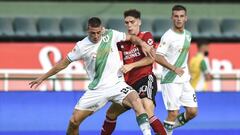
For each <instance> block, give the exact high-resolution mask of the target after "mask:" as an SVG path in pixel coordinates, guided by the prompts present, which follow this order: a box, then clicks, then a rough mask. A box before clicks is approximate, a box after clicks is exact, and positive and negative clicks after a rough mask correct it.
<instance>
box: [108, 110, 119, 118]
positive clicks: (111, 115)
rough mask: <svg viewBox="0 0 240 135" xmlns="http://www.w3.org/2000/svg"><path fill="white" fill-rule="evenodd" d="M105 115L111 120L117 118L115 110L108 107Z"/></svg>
mask: <svg viewBox="0 0 240 135" xmlns="http://www.w3.org/2000/svg"><path fill="white" fill-rule="evenodd" d="M107 117H108V118H110V119H112V120H115V119H117V117H118V114H117V113H116V112H114V111H113V110H111V109H108V110H107Z"/></svg>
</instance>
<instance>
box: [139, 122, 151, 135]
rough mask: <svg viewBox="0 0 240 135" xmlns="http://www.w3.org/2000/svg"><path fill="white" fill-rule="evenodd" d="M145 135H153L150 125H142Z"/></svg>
mask: <svg viewBox="0 0 240 135" xmlns="http://www.w3.org/2000/svg"><path fill="white" fill-rule="evenodd" d="M140 129H141V130H142V133H143V135H151V129H150V125H149V123H147V122H146V123H143V124H141V125H140Z"/></svg>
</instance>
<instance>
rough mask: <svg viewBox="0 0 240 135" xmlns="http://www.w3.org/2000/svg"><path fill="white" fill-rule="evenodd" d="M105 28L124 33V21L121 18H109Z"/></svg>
mask: <svg viewBox="0 0 240 135" xmlns="http://www.w3.org/2000/svg"><path fill="white" fill-rule="evenodd" d="M107 28H112V29H115V30H119V31H126V29H125V26H124V21H123V19H121V18H110V19H109V20H108V21H107Z"/></svg>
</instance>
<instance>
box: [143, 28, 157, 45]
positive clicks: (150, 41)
mask: <svg viewBox="0 0 240 135" xmlns="http://www.w3.org/2000/svg"><path fill="white" fill-rule="evenodd" d="M142 40H143V41H145V42H146V43H147V44H148V45H150V46H152V45H153V47H154V48H157V44H156V43H155V42H154V39H153V36H152V34H151V33H150V32H146V33H144V35H143V38H142Z"/></svg>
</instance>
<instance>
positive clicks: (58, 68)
mask: <svg viewBox="0 0 240 135" xmlns="http://www.w3.org/2000/svg"><path fill="white" fill-rule="evenodd" d="M70 63H71V62H70V61H69V60H68V59H67V58H65V59H63V60H61V61H60V62H58V63H57V64H56V65H54V67H52V69H50V70H49V71H48V72H47V73H45V74H43V75H41V76H40V77H38V78H37V79H35V80H34V81H32V82H30V83H29V85H30V88H34V89H36V88H37V87H38V86H39V85H40V84H41V83H42V82H43V81H44V80H46V79H47V78H48V77H50V76H52V75H55V74H56V73H58V72H59V71H61V70H63V69H65V68H66V67H67V66H68V65H69V64H70Z"/></svg>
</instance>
